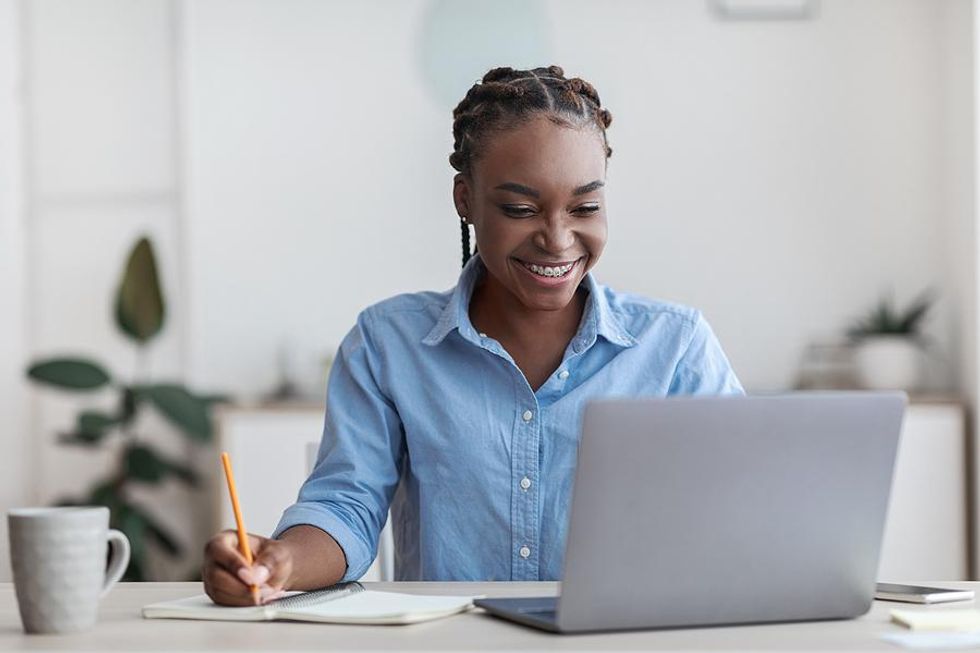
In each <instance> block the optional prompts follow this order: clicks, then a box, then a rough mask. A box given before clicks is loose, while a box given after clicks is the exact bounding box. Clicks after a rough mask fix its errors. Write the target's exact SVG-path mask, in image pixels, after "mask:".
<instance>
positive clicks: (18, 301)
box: [0, 0, 33, 582]
mask: <svg viewBox="0 0 980 653" xmlns="http://www.w3.org/2000/svg"><path fill="white" fill-rule="evenodd" d="M19 28H20V15H19V12H18V3H17V2H15V0H0V315H3V319H0V415H2V416H3V419H2V420H0V442H2V443H3V455H2V456H0V508H4V509H5V508H7V507H11V506H17V505H25V504H27V503H30V502H31V501H32V500H33V496H32V493H31V488H30V486H29V485H28V483H27V479H28V478H30V472H31V465H32V462H33V460H32V456H31V451H30V446H29V445H30V442H31V433H30V431H29V426H28V410H27V392H26V388H25V384H24V381H23V378H22V376H21V375H22V372H21V370H22V369H23V366H24V363H25V361H26V356H25V349H26V346H25V345H26V341H27V332H26V326H27V322H26V314H25V306H26V303H25V300H26V296H25V290H26V280H27V277H26V274H25V271H24V268H25V248H24V242H25V238H24V231H25V222H24V216H23V210H22V209H23V192H22V183H23V180H22V174H21V165H20V156H21V139H20V134H21V118H22V115H21V111H20V109H21V78H20V56H19V55H20V51H19V46H20V41H19V32H20V29H19ZM6 560H7V520H6V519H3V520H0V582H3V581H8V580H10V567H9V565H8V564H7V563H6Z"/></svg>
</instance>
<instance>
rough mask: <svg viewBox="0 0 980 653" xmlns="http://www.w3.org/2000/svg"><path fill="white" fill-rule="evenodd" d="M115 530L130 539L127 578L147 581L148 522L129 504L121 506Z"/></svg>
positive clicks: (116, 518)
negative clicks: (145, 570)
mask: <svg viewBox="0 0 980 653" xmlns="http://www.w3.org/2000/svg"><path fill="white" fill-rule="evenodd" d="M113 528H118V529H119V530H121V531H122V532H123V533H125V534H126V537H127V538H129V549H130V555H129V567H128V568H127V569H126V576H127V577H129V580H144V579H145V573H144V568H145V562H146V537H145V535H146V522H145V521H144V520H143V519H142V518H141V517H140V515H139V513H137V512H135V511H134V510H133V507H132V506H130V505H129V504H122V505H121V506H119V508H118V510H117V511H116V514H115V521H114V523H113Z"/></svg>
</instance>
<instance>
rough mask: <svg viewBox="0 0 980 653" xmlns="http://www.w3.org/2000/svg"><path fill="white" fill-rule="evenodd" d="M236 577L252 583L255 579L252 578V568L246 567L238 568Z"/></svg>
mask: <svg viewBox="0 0 980 653" xmlns="http://www.w3.org/2000/svg"><path fill="white" fill-rule="evenodd" d="M238 577H239V578H241V579H242V582H243V583H248V584H249V585H251V584H253V583H254V582H255V580H254V579H253V578H252V570H251V569H249V568H248V567H239V568H238Z"/></svg>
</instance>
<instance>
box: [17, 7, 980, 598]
mask: <svg viewBox="0 0 980 653" xmlns="http://www.w3.org/2000/svg"><path fill="white" fill-rule="evenodd" d="M975 14H976V12H975V9H974V3H973V2H972V1H971V0H821V1H819V2H818V1H816V0H811V1H806V0H645V1H639V0H636V1H630V0H617V1H612V2H599V1H598V0H497V1H496V2H493V3H489V2H477V1H469V0H455V1H450V0H400V1H396V0H387V1H383V0H320V1H313V0H141V1H140V2H133V1H131V0H0V316H2V319H0V438H2V439H0V441H2V444H3V449H2V452H3V453H2V455H0V507H2V508H3V509H7V508H9V507H12V506H15V505H36V504H49V503H53V502H57V501H62V500H65V498H66V497H68V498H72V497H73V498H74V499H75V500H91V498H92V496H103V497H106V498H107V500H108V501H117V502H119V501H122V502H123V503H121V504H119V505H121V506H123V508H125V509H126V510H129V512H125V511H124V513H122V516H117V515H114V519H116V520H117V521H116V524H117V526H119V525H124V526H125V527H126V528H129V529H130V530H129V531H128V532H130V537H131V539H132V538H133V537H142V538H143V540H144V541H145V550H146V558H145V564H144V567H143V569H142V570H141V572H140V573H141V574H142V576H141V577H143V578H152V579H183V578H188V577H192V576H193V574H194V573H196V568H197V565H198V564H199V555H200V549H201V546H202V543H203V541H204V539H205V538H206V537H207V535H208V534H210V533H211V532H212V531H213V530H214V529H215V528H216V527H218V526H220V525H221V524H222V523H223V521H222V520H223V519H224V518H225V516H224V510H225V508H224V507H223V504H222V501H223V499H224V498H223V497H222V496H221V495H220V493H219V492H218V490H220V486H219V485H218V481H219V480H220V479H219V478H218V477H217V475H216V473H217V472H218V464H217V456H216V453H215V452H216V450H217V449H218V448H219V447H224V448H229V449H233V450H235V454H234V455H235V457H236V475H237V476H238V477H239V478H240V483H241V484H242V486H243V487H242V495H243V497H242V498H243V503H244V504H245V506H246V518H247V519H248V518H249V517H248V513H249V510H250V509H251V510H252V514H253V515H256V516H255V517H254V519H252V520H251V521H250V523H249V525H250V527H251V530H254V531H257V532H262V531H263V530H265V529H268V528H271V524H274V520H275V517H276V516H277V511H278V510H281V509H282V508H284V507H285V504H286V503H288V502H289V501H290V500H291V498H292V497H293V496H295V492H296V490H297V489H298V482H299V481H298V480H297V479H301V478H302V475H303V474H304V473H305V466H306V465H307V464H308V458H309V444H310V442H315V441H316V440H317V439H318V437H319V430H318V429H319V426H318V425H319V423H320V422H321V421H322V406H321V402H322V399H321V398H322V393H323V390H324V387H325V378H326V371H327V369H328V367H329V363H330V360H331V357H332V355H333V352H334V350H335V349H336V347H337V345H338V344H339V342H340V340H341V339H342V338H343V336H344V334H345V333H346V332H347V330H348V329H349V328H350V327H351V325H352V324H353V322H354V320H355V317H356V315H357V313H358V312H359V311H360V310H361V309H363V308H364V307H366V306H367V305H369V304H371V303H373V302H376V301H378V300H380V299H382V298H385V297H388V296H390V295H392V294H395V293H399V292H410V291H416V290H423V289H439V290H442V289H446V288H449V287H451V286H452V285H453V284H454V283H455V280H456V276H457V274H458V270H459V258H460V256H459V229H458V219H457V217H456V215H455V212H454V210H453V206H452V202H451V197H450V190H451V180H452V175H453V170H452V169H451V168H450V166H449V164H448V161H447V158H448V155H449V153H450V151H451V149H452V137H451V124H452V123H451V111H452V108H453V106H454V105H455V104H456V102H458V100H459V99H461V98H462V96H463V95H464V94H465V92H466V90H467V89H468V88H469V86H470V85H472V84H473V83H474V82H475V81H476V80H477V79H479V78H480V77H481V76H482V75H483V73H484V72H486V70H488V69H489V68H491V67H495V66H500V65H508V66H513V67H534V66H541V65H548V64H552V63H556V64H559V65H561V66H563V67H564V69H565V71H566V73H567V74H568V75H570V76H581V77H583V78H585V79H587V80H589V81H590V82H592V83H593V84H594V85H595V86H596V88H597V89H598V91H599V93H600V95H601V97H602V100H603V104H604V105H605V106H607V107H608V108H609V110H610V111H611V112H612V113H613V116H614V122H613V125H612V127H611V129H610V131H609V138H610V143H611V145H612V147H613V150H614V154H613V157H612V159H611V160H610V165H609V177H608V185H607V190H606V193H607V198H608V205H609V211H608V213H609V220H610V239H609V245H608V247H607V249H606V253H605V255H604V256H603V259H602V261H601V262H600V264H599V266H598V267H597V269H596V275H597V277H598V278H599V280H600V281H601V282H603V283H605V284H608V285H610V286H612V287H614V288H616V289H618V290H623V291H631V292H636V293H640V294H643V295H647V296H652V297H659V298H663V299H668V300H671V301H676V302H681V303H684V304H688V305H693V306H696V307H698V308H699V309H701V310H702V311H703V312H704V313H705V314H706V316H707V318H708V320H709V321H710V322H711V324H712V326H713V327H714V329H715V331H716V332H717V334H718V336H719V338H720V340H721V342H722V344H723V345H724V347H725V349H726V351H727V353H728V355H729V357H730V359H731V361H732V363H733V365H734V367H735V369H736V371H737V372H738V374H739V376H740V377H741V380H742V381H743V383H744V385H745V387H746V388H747V389H748V390H749V391H751V392H770V391H785V390H790V389H794V388H800V387H804V388H821V387H862V386H863V387H902V388H904V389H907V390H910V391H911V392H912V393H913V395H914V398H915V400H916V402H915V404H914V405H913V408H915V407H916V406H918V407H919V408H920V409H921V410H920V413H918V414H917V415H918V417H914V416H910V419H909V424H910V425H911V426H915V427H916V428H918V429H919V431H917V433H919V435H918V436H917V437H918V438H919V439H918V440H913V439H909V440H907V441H908V442H913V441H915V442H918V443H919V444H917V445H916V446H918V447H920V448H919V449H916V450H915V451H914V453H913V452H906V453H903V455H904V456H905V460H906V461H907V462H908V464H909V465H911V464H913V463H914V462H918V463H920V464H921V465H924V466H922V467H919V468H916V469H914V470H913V471H909V472H907V473H906V475H905V478H908V479H909V480H908V485H907V486H906V488H905V489H904V490H902V491H899V489H898V488H896V496H902V497H906V499H903V500H904V501H907V502H909V503H908V505H909V507H908V513H907V515H906V516H905V517H895V519H896V520H899V521H900V522H901V523H902V524H904V526H894V528H895V529H898V528H905V529H907V534H908V537H899V536H898V535H895V536H893V539H894V540H895V541H896V544H894V545H893V549H892V550H893V551H894V552H895V553H894V556H895V558H894V559H895V560H896V562H895V563H894V564H895V567H894V570H895V571H894V573H895V574H901V575H902V576H903V578H902V579H903V580H913V579H914V578H915V577H917V575H918V574H921V575H922V576H921V577H922V578H924V579H932V580H936V579H938V578H940V577H943V578H945V577H947V576H954V575H955V576H961V577H966V576H968V575H973V573H974V572H973V570H974V569H975V568H976V565H975V564H974V562H973V560H974V558H975V557H976V554H975V548H976V547H975V546H974V542H975V541H976V540H977V538H976V537H974V536H973V529H974V524H975V523H976V521H977V520H976V519H974V512H975V509H974V507H975V506H976V505H977V502H976V501H975V499H974V495H975V491H974V489H973V484H972V480H971V478H972V471H971V470H972V469H973V466H974V465H973V454H972V452H973V450H974V448H975V447H974V446H973V441H974V437H975V433H974V429H973V425H972V420H971V419H970V415H971V412H972V410H973V409H974V408H975V406H976V402H977V382H976V375H977V364H976V363H977V356H978V354H977V346H976V342H977V336H978V332H977V318H976V312H977V299H978V284H977V279H978V274H980V266H978V252H980V240H978V230H977V213H976V203H975V196H976V189H977V184H978V178H977V171H976V167H975V159H976V151H977V147H978V145H977V139H976V129H975V124H976V113H975V102H974V96H975V92H976V89H977V84H978V80H977V78H976V70H977V66H976V48H975V43H976V40H977V34H978V24H977V20H976V17H975ZM143 237H146V238H147V239H148V242H149V243H150V245H151V250H150V251H151V256H150V258H147V256H146V255H145V253H144V254H139V253H137V254H135V255H133V252H134V250H133V248H134V246H135V245H136V243H137V242H138V241H139V240H140V239H141V238H143ZM141 257H142V258H141ZM148 261H149V262H148ZM127 270H129V274H130V276H129V277H126V276H125V275H126V271H127ZM124 278H129V279H130V285H129V286H126V287H128V288H133V287H138V288H142V290H141V291H139V292H144V293H149V296H150V297H151V299H152V298H153V296H154V292H155V291H154V288H156V289H158V290H159V295H160V297H159V298H158V299H159V302H157V303H158V304H159V306H157V308H163V307H165V310H164V311H157V313H158V314H157V318H158V322H159V324H157V325H156V326H157V327H158V328H153V325H152V324H151V325H150V331H151V332H152V337H146V338H142V339H141V338H138V337H134V335H133V334H132V333H127V331H126V329H125V328H121V326H125V324H123V325H120V318H119V315H118V312H119V311H118V310H117V309H118V299H117V298H118V297H119V289H120V287H121V286H125V285H126V282H124V281H123V279H124ZM133 279H137V281H133ZM139 280H142V281H139ZM132 284H136V285H135V286H134V285H132ZM140 284H142V285H140ZM137 294H138V293H137ZM140 297H142V295H138V296H137V299H135V300H134V302H135V305H137V306H143V308H142V309H138V310H145V306H146V304H145V302H142V300H141V299H140ZM131 299H132V298H131ZM141 302H142V303H141ZM882 302H885V303H884V305H882ZM151 304H153V302H151ZM134 310H136V309H134ZM150 314H151V316H150V319H151V320H152V319H153V315H152V314H153V310H152V307H151V310H150ZM849 332H850V337H849V336H848V334H849ZM882 334H884V335H886V336H888V338H884V340H887V341H888V342H887V343H885V344H894V343H895V341H896V340H905V341H912V343H913V347H912V348H911V350H912V352H913V353H912V354H911V356H912V358H908V357H906V359H901V360H899V359H900V358H901V357H902V356H904V355H905V354H904V353H893V351H892V349H888V348H887V347H886V348H885V350H884V352H885V353H883V354H882V353H881V352H880V351H878V352H877V353H876V352H872V351H871V347H870V346H869V347H868V349H867V351H866V352H864V353H863V354H862V351H864V350H863V349H862V343H863V342H864V341H865V340H867V341H870V340H872V339H873V338H870V337H868V336H876V335H882ZM866 344H869V345H870V342H868V343H866ZM906 349H909V348H906ZM64 357H71V358H74V359H78V358H84V359H86V360H90V361H93V362H97V363H98V367H99V368H100V369H102V370H104V371H106V372H109V374H110V376H111V381H110V382H109V383H99V382H95V381H92V382H91V383H89V389H87V390H86V391H84V392H80V391H78V390H79V388H77V387H76V389H75V390H68V389H65V388H64V386H65V384H66V383H71V382H72V381H71V379H67V377H61V378H60V381H59V379H58V378H56V377H58V374H59V373H54V376H49V377H48V378H47V379H45V378H40V377H43V376H44V375H43V374H36V375H35V377H34V378H30V377H28V375H27V370H28V369H29V368H31V366H32V365H35V364H36V363H38V362H43V361H50V360H51V359H56V358H64ZM867 360H871V363H867ZM906 360H907V361H911V362H903V361H906ZM864 365H871V366H872V367H874V366H877V369H878V372H880V373H882V374H885V377H884V378H881V379H877V380H876V379H875V378H874V374H875V371H874V370H871V371H870V372H869V371H868V369H866V368H865V367H862V366H864ZM903 365H904V366H905V367H906V368H909V366H911V371H910V372H908V373H907V374H906V375H905V376H904V377H902V376H901V372H902V370H901V368H902V366H903ZM896 367H897V368H900V369H898V370H897V371H896V370H894V369H892V370H891V372H895V373H896V374H898V375H899V376H898V377H895V376H888V374H889V373H890V372H889V369H888V368H896ZM89 371H91V370H89ZM907 371H908V370H907ZM56 372H57V371H56ZM62 372H64V370H62ZM70 372H71V370H69V373H70ZM75 372H78V370H75ZM83 372H84V370H83ZM69 376H70V374H69ZM406 377H407V378H411V371H406ZM66 379H67V380H66ZM75 381H78V379H77V378H75ZM154 384H155V385H154ZM76 385H78V384H76ZM81 385H84V383H81ZM127 391H129V394H128V395H127V394H126V393H127ZM218 395H220V396H221V397H223V398H224V401H221V402H217V399H218V397H217V396H218ZM126 401H129V402H130V404H131V405H130V406H129V412H128V413H126V414H125V415H124V414H123V413H125V411H126V409H125V408H124V407H123V408H120V406H124V405H125V404H126ZM83 414H88V418H86V419H87V421H86V420H85V419H82V416H83ZM202 414H204V415H205V416H206V419H208V420H209V421H208V423H207V424H204V425H202V424H201V419H202V418H201V415H202ZM100 416H101V417H100ZM100 420H101V421H100ZM195 420H196V421H195ZM911 426H910V428H911ZM287 432H288V433H289V434H290V435H288V436H287V435H286V434H287ZM910 437H912V436H910ZM289 438H292V439H289ZM248 442H251V444H248ZM287 442H288V443H289V444H288V445H287V444H286V443H287ZM134 443H138V446H137V445H136V444H134ZM903 446H905V445H903ZM909 446H911V445H909ZM135 449H139V451H138V452H137V453H135V454H134V453H133V451H134V450H135ZM286 449H288V450H289V451H290V452H292V453H290V454H283V455H287V458H288V464H287V462H283V463H281V464H280V463H277V462H275V456H276V455H277V454H282V452H283V451H284V450H286ZM145 450H149V452H150V453H146V451H145ZM923 461H924V462H923ZM910 469H911V467H910ZM107 478H108V479H109V480H108V485H107V484H106V481H105V479H107ZM123 481H125V484H123ZM943 483H945V485H943ZM940 486H942V487H940ZM100 487H101V490H102V492H103V494H102V495H95V494H94V492H95V490H99V488H100ZM93 488H94V490H93ZM269 488H274V489H271V490H270V489H269ZM943 492H945V494H943ZM107 493H108V494H107ZM250 493H252V494H251V496H250ZM263 502H265V504H266V505H265V506H264V507H261V508H260V507H259V504H262V503H263ZM903 505H904V504H903ZM139 506H142V508H140V509H139V510H137V507H139ZM250 507H251V508H250ZM262 510H265V511H266V512H267V513H269V514H270V515H272V516H269V517H265V516H259V513H260V512H261V511H262ZM140 511H142V512H140ZM263 514H264V513H263ZM141 515H142V516H141ZM930 515H931V517H930ZM937 515H939V517H937ZM937 518H939V519H945V520H946V521H945V522H943V523H942V524H930V523H928V522H926V521H923V520H926V519H937ZM903 519H904V521H902V520H903ZM120 520H122V522H125V524H122V523H121V522H120ZM896 523H897V522H896ZM889 527H890V528H892V526H891V525H890V526H889ZM924 528H932V529H933V532H935V529H939V534H938V535H936V536H935V537H934V538H933V539H936V538H938V539H939V540H941V541H942V542H943V543H944V546H946V547H947V548H946V549H942V550H930V551H928V552H926V553H925V554H924V555H926V556H927V558H926V561H925V562H922V564H923V565H925V566H919V567H915V566H914V565H913V566H902V565H903V564H905V563H904V562H899V560H900V559H901V558H902V556H903V555H906V554H905V553H903V552H902V551H900V549H902V547H903V546H912V544H914V542H912V540H910V539H909V537H913V535H912V534H913V533H915V532H917V531H919V530H921V529H924ZM896 532H897V531H896ZM140 533H142V535H140ZM0 535H2V538H0V553H2V554H3V556H2V557H3V558H4V559H6V534H5V524H3V525H0ZM168 540H169V541H168ZM141 546H142V545H141ZM908 555H912V554H908ZM949 559H952V560H953V562H952V563H949V564H951V565H952V566H947V567H940V568H936V567H934V566H933V567H929V566H928V563H929V561H930V560H931V561H932V562H937V563H938V562H941V564H947V563H946V562H942V561H948V560H949ZM908 564H909V565H912V563H911V562H909V563H908ZM916 564H918V563H916ZM8 574H9V569H8V568H7V567H6V563H4V564H3V566H0V580H6V579H7V578H9V575H8ZM930 574H940V576H931V575H930ZM943 574H945V575H943Z"/></svg>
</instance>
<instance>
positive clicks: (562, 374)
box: [558, 370, 568, 381]
mask: <svg viewBox="0 0 980 653" xmlns="http://www.w3.org/2000/svg"><path fill="white" fill-rule="evenodd" d="M558 378H559V379H561V380H562V381H564V380H565V379H567V378H568V370H562V371H561V372H559V373H558Z"/></svg>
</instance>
